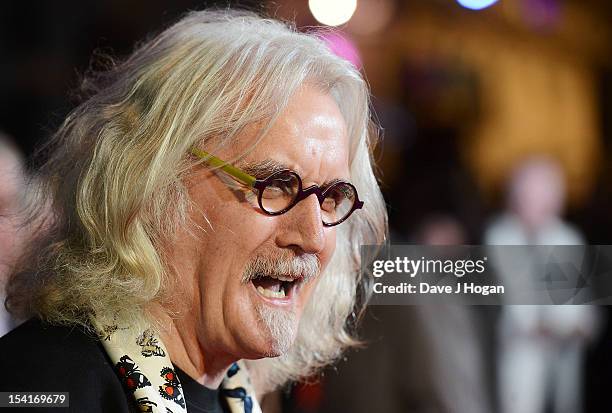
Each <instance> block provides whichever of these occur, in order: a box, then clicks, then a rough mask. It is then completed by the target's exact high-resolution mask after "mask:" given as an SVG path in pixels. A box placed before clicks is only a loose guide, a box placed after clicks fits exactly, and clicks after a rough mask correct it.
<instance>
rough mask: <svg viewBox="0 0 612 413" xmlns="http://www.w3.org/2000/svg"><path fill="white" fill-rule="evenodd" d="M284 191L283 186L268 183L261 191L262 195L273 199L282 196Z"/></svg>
mask: <svg viewBox="0 0 612 413" xmlns="http://www.w3.org/2000/svg"><path fill="white" fill-rule="evenodd" d="M285 194H286V191H285V190H283V188H279V187H278V186H272V185H268V186H267V187H266V189H265V191H263V194H262V197H263V198H266V199H274V198H279V197H281V196H284V195H285Z"/></svg>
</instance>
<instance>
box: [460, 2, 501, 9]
mask: <svg viewBox="0 0 612 413" xmlns="http://www.w3.org/2000/svg"><path fill="white" fill-rule="evenodd" d="M496 2H497V0H457V3H459V4H461V5H462V6H463V7H465V8H467V9H472V10H480V9H484V8H485V7H489V6H491V5H493V4H494V3H496Z"/></svg>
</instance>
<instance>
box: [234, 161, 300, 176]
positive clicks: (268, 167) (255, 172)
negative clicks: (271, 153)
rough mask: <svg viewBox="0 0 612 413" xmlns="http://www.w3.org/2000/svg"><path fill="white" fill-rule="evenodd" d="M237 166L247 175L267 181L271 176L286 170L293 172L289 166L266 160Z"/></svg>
mask: <svg viewBox="0 0 612 413" xmlns="http://www.w3.org/2000/svg"><path fill="white" fill-rule="evenodd" d="M237 166H238V168H240V169H242V170H243V171H244V172H246V173H247V174H249V175H251V176H254V177H255V178H257V179H265V178H267V177H269V176H270V175H272V174H274V173H276V172H280V171H282V170H285V169H290V170H291V168H289V167H288V166H287V165H285V164H283V163H281V162H278V161H275V160H273V159H266V160H264V161H261V162H248V163H244V164H239V165H237Z"/></svg>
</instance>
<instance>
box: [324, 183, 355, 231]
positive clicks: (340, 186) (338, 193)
mask: <svg viewBox="0 0 612 413" xmlns="http://www.w3.org/2000/svg"><path fill="white" fill-rule="evenodd" d="M356 198H357V194H356V192H355V188H353V186H352V185H350V184H347V183H346V182H338V183H337V184H334V185H332V186H331V187H329V188H328V189H327V191H325V199H324V200H323V204H321V211H322V217H323V222H324V223H326V224H335V223H336V222H338V221H342V220H343V219H344V218H346V217H347V216H348V215H349V214H350V213H351V212H352V210H353V204H354V203H355V199H356Z"/></svg>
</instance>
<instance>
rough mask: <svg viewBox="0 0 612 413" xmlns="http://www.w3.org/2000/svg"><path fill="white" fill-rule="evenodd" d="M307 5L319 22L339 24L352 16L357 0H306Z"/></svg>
mask: <svg viewBox="0 0 612 413" xmlns="http://www.w3.org/2000/svg"><path fill="white" fill-rule="evenodd" d="M308 7H309V8H310V12H311V13H312V15H313V16H314V18H315V19H317V21H318V22H319V23H322V24H325V25H327V26H339V25H341V24H344V23H346V22H347V21H349V20H350V18H351V17H352V16H353V13H355V9H356V8H357V0H333V1H330V0H308Z"/></svg>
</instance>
